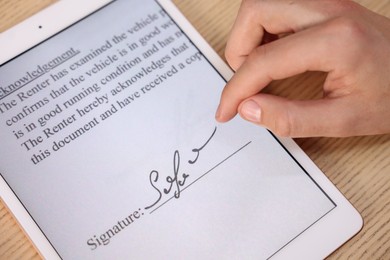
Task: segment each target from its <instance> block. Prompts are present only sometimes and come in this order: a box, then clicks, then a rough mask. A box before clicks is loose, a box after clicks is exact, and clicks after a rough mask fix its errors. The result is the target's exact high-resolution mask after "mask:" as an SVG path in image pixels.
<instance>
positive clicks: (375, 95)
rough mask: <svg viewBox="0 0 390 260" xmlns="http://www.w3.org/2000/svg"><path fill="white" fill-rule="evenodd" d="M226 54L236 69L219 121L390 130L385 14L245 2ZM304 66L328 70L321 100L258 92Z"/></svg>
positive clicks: (339, 1)
mask: <svg viewBox="0 0 390 260" xmlns="http://www.w3.org/2000/svg"><path fill="white" fill-rule="evenodd" d="M281 35H283V37H281ZM226 59H227V61H228V63H229V64H230V66H231V67H232V68H233V70H235V71H236V73H235V75H234V76H233V77H232V78H231V80H230V81H229V82H228V83H227V85H226V86H225V88H224V90H223V91H222V95H221V100H220V104H219V107H218V110H217V113H216V120H217V121H219V122H227V121H229V120H230V119H232V118H233V117H234V116H235V115H236V114H237V113H239V114H240V116H241V117H242V118H244V119H246V120H248V121H250V122H252V123H254V124H257V125H261V126H264V127H266V128H268V129H269V130H271V131H272V132H274V133H275V134H276V135H279V136H289V137H310V136H332V137H346V136H355V135H373V134H384V133H390V20H389V19H388V18H386V17H384V16H380V15H378V14H376V13H374V12H372V11H370V10H368V9H366V8H364V7H362V6H360V5H358V4H357V3H354V2H352V1H349V0H313V1H309V0H296V1H294V0H243V1H242V4H241V7H240V10H239V13H238V16H237V19H236V22H235V24H234V26H233V29H232V31H231V34H230V37H229V40H228V43H227V46H226ZM306 71H323V72H326V73H327V77H326V80H325V83H324V85H323V94H324V95H323V98H322V99H318V100H289V99H286V98H283V97H278V96H274V95H269V94H264V93H260V91H261V90H262V89H263V88H264V87H266V86H267V85H268V84H269V83H270V82H271V81H273V80H280V79H284V78H287V77H290V76H293V75H297V74H300V73H303V72H306Z"/></svg>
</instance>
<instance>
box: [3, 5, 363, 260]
mask: <svg viewBox="0 0 390 260" xmlns="http://www.w3.org/2000/svg"><path fill="white" fill-rule="evenodd" d="M109 2H111V1H110V0H98V1H76V0H67V1H59V2H57V3H55V4H53V5H52V6H50V7H48V8H46V9H45V10H43V11H42V12H40V13H38V14H37V15H35V16H33V17H31V18H29V19H27V20H26V21H24V22H22V23H21V24H19V25H17V26H15V27H14V28H12V29H10V30H8V31H6V32H4V33H2V34H0V48H1V49H2V50H7V51H6V52H5V51H4V52H2V53H0V64H3V63H5V62H7V61H8V60H11V59H12V58H14V57H16V56H17V55H19V54H21V53H23V52H25V51H27V50H28V49H30V48H32V47H33V46H35V45H37V44H39V43H40V42H42V41H44V40H46V39H48V38H50V37H52V36H53V35H55V34H57V33H58V32H60V31H61V30H63V29H65V28H67V27H68V26H71V25H72V24H73V23H75V22H77V21H79V20H80V19H82V18H84V17H86V16H88V15H90V14H91V13H93V12H94V11H96V10H98V9H99V8H101V7H103V6H104V5H106V4H108V3H109ZM157 2H159V3H160V5H161V6H162V7H163V8H164V9H165V10H166V12H167V13H168V14H169V15H170V16H171V17H172V18H173V20H174V21H175V22H176V23H177V25H178V26H179V27H180V28H181V29H182V30H183V31H184V32H185V33H186V35H187V36H188V37H189V38H190V39H191V41H192V42H193V43H194V45H195V46H196V47H197V48H198V49H199V50H200V51H201V52H202V53H203V54H204V55H205V57H206V58H207V59H208V61H209V62H210V63H211V64H212V65H213V66H214V67H215V68H216V70H217V71H218V72H219V73H220V74H221V75H222V76H223V78H225V80H229V78H230V77H231V76H232V75H233V72H232V71H231V69H230V68H229V67H228V66H227V65H226V64H225V62H224V61H223V60H222V59H221V58H220V57H219V55H218V54H217V53H216V52H215V51H214V50H213V49H212V48H211V47H210V46H209V45H208V43H207V42H206V41H205V40H204V39H203V38H202V37H201V36H200V34H199V33H198V32H197V31H196V30H195V29H194V27H193V26H192V25H191V24H190V23H189V22H188V21H187V20H186V18H185V17H184V16H183V15H182V14H181V13H180V11H179V10H178V9H177V7H176V6H175V5H174V4H173V3H172V2H171V1H170V0H158V1H157ZM76 6H77V8H75V7H76ZM53 21H56V22H55V23H54V22H53ZM40 26H41V28H40ZM275 138H276V139H277V140H278V141H279V142H280V143H281V145H282V146H283V147H284V148H285V149H286V151H287V152H288V153H289V154H290V155H291V156H292V158H293V159H294V160H296V162H297V163H298V164H300V165H301V167H302V168H303V169H305V171H306V172H307V173H308V175H309V176H310V178H312V179H313V180H314V181H315V182H316V183H317V184H318V185H319V187H320V188H321V189H322V190H323V191H324V192H325V193H326V194H327V195H329V197H330V198H331V199H332V200H333V201H334V202H335V204H336V205H337V207H336V208H335V209H334V210H332V211H331V212H329V214H327V215H326V216H325V217H324V218H322V219H321V220H320V221H319V222H317V223H316V224H315V225H313V226H311V227H310V228H309V229H307V230H306V231H305V232H303V233H301V234H300V235H299V236H298V237H297V238H295V239H294V241H292V242H291V243H289V244H287V245H286V246H285V247H284V248H283V249H282V250H281V251H279V252H278V253H277V254H276V255H275V256H274V258H275V259H279V258H298V257H299V258H309V259H312V258H322V257H326V256H327V255H329V254H330V253H331V252H333V251H334V250H335V249H336V248H338V247H339V246H341V245H342V244H343V243H345V242H346V241H347V240H348V239H349V238H351V237H352V236H353V235H354V234H356V233H357V232H358V231H359V230H360V229H361V227H362V225H363V221H362V218H361V217H360V215H359V213H358V212H357V211H356V210H355V209H354V208H353V206H352V205H351V204H350V203H349V202H348V201H347V200H346V199H345V198H344V196H343V195H342V194H341V193H340V192H339V191H338V190H337V189H336V187H335V186H334V185H333V184H332V183H331V182H330V181H329V180H328V179H327V178H326V176H325V175H324V174H323V173H322V172H321V171H320V170H319V169H318V167H317V166H316V165H315V164H314V163H313V162H312V161H311V160H310V159H309V158H308V156H307V155H306V154H305V153H304V152H303V151H302V150H301V149H300V148H299V146H298V145H297V144H296V143H295V142H294V141H293V140H292V139H289V138H277V137H275ZM0 195H1V197H2V199H3V200H4V202H5V204H6V205H7V207H8V208H9V210H10V211H11V212H12V214H13V215H14V216H15V218H16V219H17V221H18V222H19V223H20V225H21V226H22V228H23V230H24V231H25V233H26V234H27V236H28V237H29V238H30V239H31V240H32V241H33V244H34V245H35V246H36V248H37V250H38V251H39V252H40V253H41V255H42V256H43V257H44V258H48V259H54V258H60V257H59V255H58V254H57V252H56V251H55V249H54V248H53V247H52V246H51V244H50V241H48V240H47V238H46V237H45V235H44V234H43V232H42V231H41V230H40V229H39V227H38V226H37V225H36V224H35V222H34V221H33V219H32V217H31V216H30V215H29V213H28V211H27V210H26V209H25V208H24V206H23V205H22V203H21V202H20V201H19V200H18V198H17V197H16V195H15V194H14V193H13V192H12V189H11V187H9V186H8V185H7V183H6V182H5V180H4V179H3V178H1V177H0ZM335 230H336V231H337V232H334V231H335ZM318 241H321V243H318ZM274 258H273V259H274Z"/></svg>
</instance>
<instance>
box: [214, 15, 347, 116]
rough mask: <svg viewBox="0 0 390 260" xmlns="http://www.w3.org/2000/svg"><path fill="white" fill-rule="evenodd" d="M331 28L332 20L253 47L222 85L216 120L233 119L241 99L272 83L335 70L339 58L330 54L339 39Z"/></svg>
mask: <svg viewBox="0 0 390 260" xmlns="http://www.w3.org/2000/svg"><path fill="white" fill-rule="evenodd" d="M334 24H336V25H334ZM334 26H338V25H337V21H336V20H335V21H331V22H329V23H326V24H322V25H320V26H316V27H313V28H310V29H307V30H305V31H302V32H299V33H296V34H293V35H290V36H288V37H285V38H282V39H279V40H277V41H274V42H271V43H269V44H266V45H262V46H260V47H257V48H256V49H255V50H254V51H252V52H251V54H250V55H249V56H248V58H247V60H246V61H245V63H244V64H243V65H242V66H241V67H240V69H239V70H238V71H237V72H236V74H235V75H234V76H233V77H232V79H231V80H230V81H229V82H228V83H227V85H226V86H225V88H224V90H223V92H222V95H221V101H220V105H219V108H218V111H217V114H216V119H217V120H218V121H220V122H226V121H228V120H230V119H231V118H233V117H234V116H235V115H236V113H237V108H238V105H239V104H240V103H241V102H242V101H243V100H244V99H246V98H248V97H250V96H253V95H255V94H257V93H258V92H259V91H260V90H262V89H263V88H264V87H265V86H267V85H268V84H269V83H270V82H271V81H272V80H278V79H283V78H287V77H290V76H293V75H297V74H300V73H303V72H305V71H310V70H311V71H324V72H329V71H331V70H335V69H336V67H337V66H338V65H337V64H338V62H337V59H340V58H341V57H339V56H338V55H334V53H337V51H338V50H337V48H338V47H337V45H336V44H334V43H333V41H335V40H337V38H338V37H339V36H338V31H337V30H335V29H334ZM308 46H309V47H308ZM329 46H334V48H329ZM340 48H341V47H340Z"/></svg>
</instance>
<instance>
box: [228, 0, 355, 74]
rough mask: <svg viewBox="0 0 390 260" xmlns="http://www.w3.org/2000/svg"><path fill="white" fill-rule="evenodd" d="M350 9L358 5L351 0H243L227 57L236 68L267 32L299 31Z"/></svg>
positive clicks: (230, 37) (229, 42)
mask: <svg viewBox="0 0 390 260" xmlns="http://www.w3.org/2000/svg"><path fill="white" fill-rule="evenodd" d="M351 9H359V5H357V4H356V3H354V2H352V1H321V0H317V1H291V0H279V1H274V0H263V1H258V0H244V1H243V2H242V4H241V7H240V10H239V13H238V15H237V18H236V21H235V23H234V26H233V28H232V31H231V33H230V36H229V39H228V42H227V46H226V50H225V56H226V59H227V61H228V63H229V64H230V66H231V67H232V68H233V69H234V70H237V69H238V68H239V67H240V66H241V64H242V63H243V62H244V61H245V59H246V57H247V56H248V55H249V53H251V51H252V50H253V49H254V48H256V47H257V46H259V45H260V44H261V43H262V41H263V37H264V35H265V32H268V33H271V34H275V35H277V34H286V33H291V32H299V31H302V30H304V29H306V28H309V27H312V26H315V25H318V24H320V23H323V22H325V21H328V20H330V19H333V18H335V17H338V16H340V14H341V13H342V12H345V11H346V10H347V11H351Z"/></svg>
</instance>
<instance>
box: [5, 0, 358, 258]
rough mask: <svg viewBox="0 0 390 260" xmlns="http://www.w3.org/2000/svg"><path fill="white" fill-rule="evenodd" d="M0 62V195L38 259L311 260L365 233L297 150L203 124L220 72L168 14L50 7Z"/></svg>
mask: <svg viewBox="0 0 390 260" xmlns="http://www.w3.org/2000/svg"><path fill="white" fill-rule="evenodd" d="M0 49H1V50H2V52H1V53H0V64H1V66H0V79H1V80H0V124H1V129H2V130H1V132H0V142H1V147H0V152H1V164H0V173H1V179H0V195H1V198H2V199H3V200H4V202H5V203H6V205H7V207H8V208H9V209H10V211H11V212H12V213H13V214H14V216H15V218H16V219H17V220H18V222H19V223H20V225H21V226H22V227H23V230H24V231H25V233H26V234H27V235H28V237H29V238H30V239H31V241H32V242H33V243H34V245H35V246H36V248H37V249H38V251H39V252H40V254H41V255H42V256H43V257H44V258H46V259H57V258H58V259H320V258H324V257H326V256H327V255H329V254H330V253H331V252H332V251H334V250H335V249H336V248H338V247H339V246H341V245H342V244H343V243H344V242H346V241H347V240H348V239H349V238H351V237H352V236H353V235H354V234H355V233H357V232H358V231H359V230H360V228H361V227H362V219H361V217H360V215H359V214H358V212H357V211H356V210H355V209H354V208H353V206H352V205H351V204H350V203H349V202H348V201H347V200H346V199H345V198H344V197H343V195H342V194H341V193H340V192H339V191H338V190H337V189H336V188H335V186H334V185H333V184H332V183H331V182H330V181H329V180H328V179H327V178H326V177H325V175H324V174H323V173H322V172H321V171H320V170H319V169H318V168H317V167H316V166H315V165H314V164H313V162H312V161H311V160H310V159H309V158H308V157H307V156H306V155H305V154H304V153H303V152H302V150H301V149H300V148H299V147H298V146H297V145H296V144H295V143H294V141H293V140H291V139H288V138H282V139H280V138H278V137H276V136H274V135H273V134H272V133H271V132H269V131H267V130H266V129H263V128H260V127H258V126H254V125H251V124H248V123H246V122H244V121H243V120H241V119H240V118H238V117H237V118H235V119H234V120H232V121H231V122H229V123H226V124H219V123H217V122H216V121H215V119H214V113H215V110H216V106H217V104H218V102H219V98H220V94H221V91H222V89H223V87H224V86H225V84H226V81H227V80H229V78H230V77H231V76H232V71H231V70H230V69H229V68H228V67H227V66H226V65H225V64H224V62H223V61H222V60H221V59H220V57H219V56H218V55H217V54H216V53H215V52H214V51H213V50H212V49H211V48H210V46H209V45H208V44H207V43H206V42H205V40H204V39H202V38H201V36H200V35H199V34H198V33H197V32H196V31H195V30H194V28H193V27H192V26H191V25H190V24H189V23H188V21H186V19H185V18H184V17H183V15H182V14H180V12H179V11H178V10H177V9H176V7H175V6H174V5H173V4H172V3H171V2H170V1H166V0H161V1H157V2H156V1H153V0H148V1H135V0H117V1H106V0H98V1H87V0H82V1H80V0H77V1H76V0H67V1H59V2H58V3H56V4H54V5H53V6H51V7H49V8H47V9H45V10H43V11H42V12H41V13H39V14H38V15H36V16H34V17H32V18H30V19H29V20H27V21H25V22H24V23H22V24H20V25H18V26H16V27H15V28H13V29H11V30H9V31H7V32H5V33H3V34H2V35H0ZM341 174H342V173H341Z"/></svg>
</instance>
